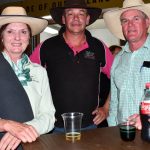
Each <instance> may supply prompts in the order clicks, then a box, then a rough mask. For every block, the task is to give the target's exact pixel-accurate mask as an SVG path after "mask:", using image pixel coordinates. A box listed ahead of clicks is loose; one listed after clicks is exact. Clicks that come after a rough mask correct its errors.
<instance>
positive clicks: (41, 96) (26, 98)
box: [0, 7, 55, 150]
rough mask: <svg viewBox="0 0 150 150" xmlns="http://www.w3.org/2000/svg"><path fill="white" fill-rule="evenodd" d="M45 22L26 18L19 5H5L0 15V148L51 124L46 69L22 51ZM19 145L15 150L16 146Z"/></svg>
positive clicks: (35, 135)
mask: <svg viewBox="0 0 150 150" xmlns="http://www.w3.org/2000/svg"><path fill="white" fill-rule="evenodd" d="M47 24H48V22H47V21H46V20H44V19H40V18H34V17H28V16H27V15H26V12H25V10H24V8H22V7H7V8H5V9H4V10H3V12H2V14H1V16H0V38H1V44H2V53H0V70H1V71H0V91H1V92H0V118H1V119H0V132H1V134H0V135H1V137H2V139H1V141H0V149H1V150H3V149H7V150H9V149H11V150H12V149H16V148H17V147H18V145H19V144H20V143H21V142H24V143H25V142H33V141H35V140H36V139H37V138H38V137H39V136H40V135H41V134H44V133H47V132H49V131H50V130H52V129H53V127H54V121H55V117H54V113H55V108H54V106H53V102H52V98H51V93H50V89H49V82H48V77H47V73H46V70H45V69H44V68H43V67H41V66H39V65H38V64H34V63H32V62H31V61H30V60H29V58H28V56H27V55H26V54H25V53H24V52H25V50H26V48H27V46H28V44H29V40H30V37H31V36H33V35H36V34H39V33H40V32H41V31H42V30H43V29H44V28H45V27H46V26H47ZM20 148H21V146H19V147H18V148H17V149H20Z"/></svg>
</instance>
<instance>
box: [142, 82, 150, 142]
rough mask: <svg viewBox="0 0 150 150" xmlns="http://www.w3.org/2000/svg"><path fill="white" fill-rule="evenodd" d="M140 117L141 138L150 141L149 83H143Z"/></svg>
mask: <svg viewBox="0 0 150 150" xmlns="http://www.w3.org/2000/svg"><path fill="white" fill-rule="evenodd" d="M140 117H141V123H142V130H141V138H142V139H143V140H145V141H150V83H146V85H145V90H144V96H143V99H142V102H141V106H140ZM148 120H149V121H148Z"/></svg>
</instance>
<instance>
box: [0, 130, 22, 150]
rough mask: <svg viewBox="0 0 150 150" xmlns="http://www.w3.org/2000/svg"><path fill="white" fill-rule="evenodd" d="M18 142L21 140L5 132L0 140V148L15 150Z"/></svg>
mask: <svg viewBox="0 0 150 150" xmlns="http://www.w3.org/2000/svg"><path fill="white" fill-rule="evenodd" d="M20 143H21V140H19V139H17V138H16V137H14V136H13V135H11V134H10V133H8V132H7V133H6V134H5V135H4V136H3V137H2V139H1V141H0V150H15V149H16V148H17V147H18V145H19V144H20Z"/></svg>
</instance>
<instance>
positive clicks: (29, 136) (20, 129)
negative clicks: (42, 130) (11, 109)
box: [4, 120, 39, 143]
mask: <svg viewBox="0 0 150 150" xmlns="http://www.w3.org/2000/svg"><path fill="white" fill-rule="evenodd" d="M4 129H5V131H6V132H9V133H10V134H12V135H13V136H14V137H16V138H18V139H19V140H21V141H22V142H24V143H26V142H33V141H35V140H36V139H37V137H38V136H39V135H38V133H37V131H36V130H35V128H34V127H32V126H30V125H27V124H23V123H18V122H15V121H10V120H8V121H7V122H6V123H5V125H4Z"/></svg>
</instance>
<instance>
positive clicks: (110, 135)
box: [23, 127, 150, 150]
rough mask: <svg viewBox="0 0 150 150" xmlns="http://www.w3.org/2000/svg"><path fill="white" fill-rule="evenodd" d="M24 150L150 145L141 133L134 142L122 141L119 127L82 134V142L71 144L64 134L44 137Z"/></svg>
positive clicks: (129, 149)
mask: <svg viewBox="0 0 150 150" xmlns="http://www.w3.org/2000/svg"><path fill="white" fill-rule="evenodd" d="M23 148H24V150H148V149H150V143H148V142H145V141H142V140H141V136H140V131H137V132H136V138H135V140H134V141H132V142H124V141H122V140H121V139H120V135H119V128H118V127H108V128H99V129H93V130H87V131H82V132H81V140H80V141H76V142H74V143H71V142H69V141H66V140H65V135H64V134H47V135H42V136H40V138H38V139H37V140H36V141H35V142H33V143H31V144H29V143H27V144H23Z"/></svg>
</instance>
